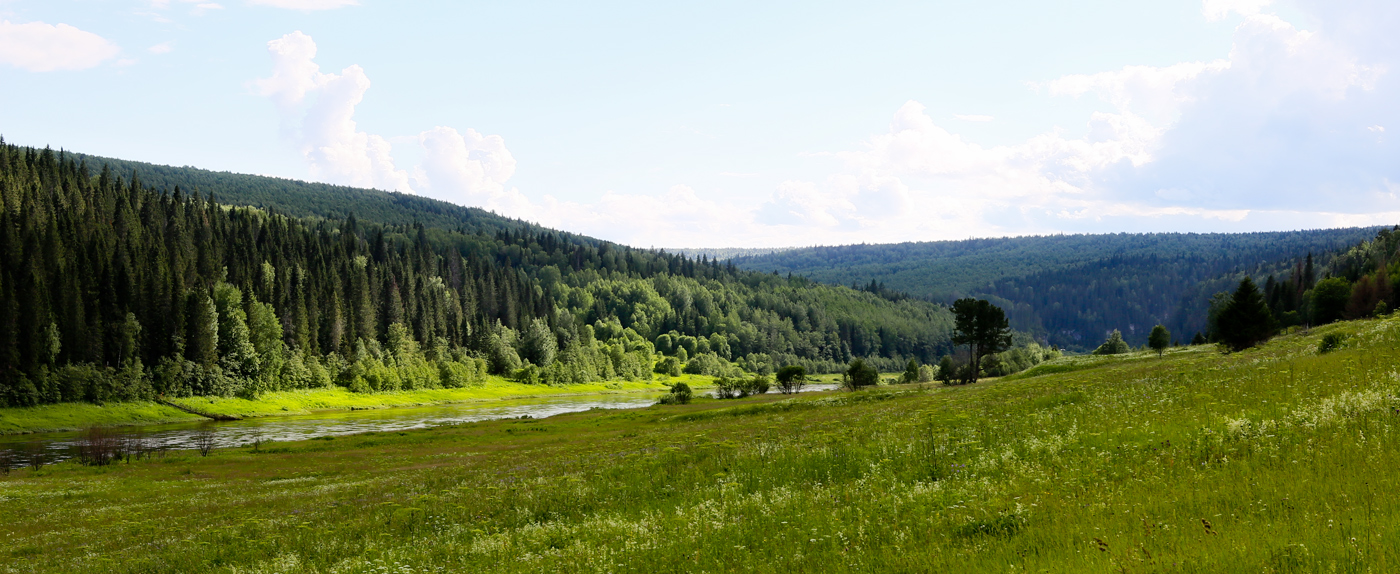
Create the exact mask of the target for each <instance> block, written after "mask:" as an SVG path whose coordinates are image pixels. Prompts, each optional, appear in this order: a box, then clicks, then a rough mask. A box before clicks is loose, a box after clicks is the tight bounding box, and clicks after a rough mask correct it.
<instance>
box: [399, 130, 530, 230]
mask: <svg viewBox="0 0 1400 574" xmlns="http://www.w3.org/2000/svg"><path fill="white" fill-rule="evenodd" d="M418 141H419V143H420V144H421V145H422V146H423V149H424V151H425V152H426V153H425V156H424V159H423V163H422V164H420V165H419V166H418V167H417V168H416V169H414V172H413V182H414V184H415V187H416V188H417V190H418V191H420V192H421V193H423V194H424V195H428V196H430V197H435V198H437V199H442V200H446V201H451V202H453V203H458V204H463V205H481V206H488V207H500V208H503V209H504V208H508V207H511V204H513V203H516V201H515V200H514V198H511V199H510V200H507V195H508V194H507V190H506V188H505V183H506V180H508V179H510V177H511V176H512V175H515V158H514V157H513V156H511V154H510V150H508V149H506V144H505V140H503V139H501V136H483V135H481V134H479V133H477V131H476V130H473V129H468V130H467V133H466V134H462V133H460V132H458V131H457V130H455V129H453V128H448V127H442V126H438V127H436V128H433V129H431V130H428V131H425V132H423V133H421V134H419V135H418ZM503 201H505V203H502V202H503ZM517 207H518V206H517Z"/></svg>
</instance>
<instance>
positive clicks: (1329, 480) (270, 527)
mask: <svg viewBox="0 0 1400 574" xmlns="http://www.w3.org/2000/svg"><path fill="white" fill-rule="evenodd" d="M1333 334H1334V335H1340V336H1342V337H1343V342H1342V345H1341V347H1340V348H1337V349H1335V350H1331V351H1329V352H1326V353H1320V352H1319V343H1320V340H1321V339H1322V337H1323V336H1324V335H1333ZM1056 364H1060V365H1072V366H1075V367H1076V369H1075V370H1071V371H1065V372H1049V373H1045V374H1042V375H1040V376H1027V377H1024V378H1020V379H1017V380H1007V378H1003V379H1001V380H996V381H985V382H979V383H977V384H971V385H960V386H953V387H940V386H933V385H928V386H917V385H913V386H890V387H887V386H881V387H877V388H873V389H866V390H861V391H859V392H854V393H850V392H832V393H814V394H810V395H806V396H796V397H791V396H779V395H772V394H769V395H761V396H755V397H748V398H745V399H737V400H714V399H707V398H699V397H697V400H696V401H695V402H693V403H691V404H688V405H653V406H649V407H646V408H639V409H629V410H609V411H603V410H590V411H581V412H573V413H568V414H560V415H556V416H551V417H547V418H529V419H523V418H519V417H511V418H502V419H497V420H489V421H484V422H473V423H468V424H457V425H440V426H433V427H431V428H424V429H403V430H394V431H385V432H372V433H371V432H366V433H357V434H353V435H342V436H337V437H325V438H316V439H312V440H304V441H278V442H275V443H251V444H247V445H246V446H240V447H237V448H221V449H215V450H213V451H212V452H210V453H209V455H208V456H201V455H200V453H199V452H198V451H193V450H172V451H170V452H168V453H164V454H163V455H161V456H156V457H152V458H149V459H145V458H141V459H137V460H132V461H129V462H122V463H119V464H113V465H108V466H83V465H80V464H77V463H61V464H54V465H49V466H44V467H42V468H41V469H38V470H35V469H31V468H19V469H15V470H13V471H11V472H10V473H8V474H4V475H0V514H3V515H4V516H6V517H7V520H4V521H0V557H5V558H9V560H0V573H3V572H16V573H18V572H25V573H36V572H96V573H111V574H127V573H136V572H141V573H151V572H400V571H403V572H408V571H413V572H439V571H441V572H522V573H524V572H529V573H536V572H606V571H618V570H624V569H625V567H626V566H627V565H644V567H645V569H646V570H648V571H660V572H692V571H695V572H698V571H707V572H747V571H762V572H848V571H860V572H914V571H918V572H923V571H956V572H1008V571H1015V572H1110V571H1135V572H1143V571H1149V572H1173V573H1183V574H1185V573H1198V572H1222V573H1223V572H1241V573H1244V572H1249V573H1254V572H1328V571H1334V570H1335V571H1338V572H1395V571H1400V545H1397V544H1395V543H1394V540H1396V539H1397V538H1400V499H1397V498H1396V497H1394V496H1390V495H1389V493H1392V492H1395V491H1397V490H1400V471H1397V469H1400V426H1397V424H1396V415H1395V403H1394V400H1393V399H1392V397H1394V396H1396V394H1397V392H1400V382H1397V380H1396V378H1395V377H1394V375H1393V373H1394V372H1395V371H1396V370H1397V369H1400V318H1396V319H1386V320H1383V321H1355V322H1350V323H1343V324H1338V325H1328V326H1325V327H1320V328H1315V329H1313V331H1312V332H1311V333H1310V334H1293V335H1287V336H1283V337H1279V338H1276V339H1274V340H1272V341H1269V342H1268V343H1267V344H1265V345H1264V346H1263V347H1261V348H1256V349H1249V350H1246V351H1243V352H1238V353H1230V354H1220V353H1218V352H1216V351H1215V350H1214V349H1213V348H1210V347H1206V346H1198V347H1192V348H1189V349H1182V350H1178V351H1176V352H1171V353H1167V354H1166V355H1165V356H1162V357H1158V356H1156V355H1155V354H1148V353H1140V354H1136V355H1131V356H1127V357H1121V358H1111V359H1107V358H1093V359H1078V360H1064V361H1063V362H1061V363H1056ZM1078 367H1084V368H1078ZM638 396H645V395H641V394H639V395H638ZM238 424H239V423H231V424H230V425H228V426H235V425H238ZM221 426H222V425H221ZM153 541H154V542H153ZM1387 541H1390V542H1387ZM1169 564H1174V565H1175V566H1167V565H1169ZM619 565H622V566H619Z"/></svg>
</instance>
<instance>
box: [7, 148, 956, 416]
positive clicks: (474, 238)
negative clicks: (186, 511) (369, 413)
mask: <svg viewBox="0 0 1400 574" xmlns="http://www.w3.org/2000/svg"><path fill="white" fill-rule="evenodd" d="M169 169H170V170H175V171H171V172H170V173H169V174H167V176H165V179H161V180H160V181H161V182H162V183H161V185H160V186H159V187H155V186H151V185H149V183H148V182H147V181H146V179H145V176H144V175H143V172H142V171H140V170H137V171H135V172H133V173H132V174H124V173H120V172H118V171H116V170H114V169H112V168H111V167H110V165H107V164H102V165H92V164H88V163H86V162H84V161H82V158H81V157H78V156H73V155H66V154H63V153H60V152H54V151H52V150H48V149H45V150H39V149H34V148H24V147H18V146H11V145H4V144H3V141H0V404H3V405H32V404H39V403H47V402H60V401H75V400H87V401H93V402H102V401H108V400H120V399H130V398H149V397H153V396H157V395H176V396H179V395H190V394H218V395H243V396H256V395H257V394H258V393H261V392H265V391H269V390H281V389H287V388H304V387H317V386H326V385H332V384H338V385H342V386H345V387H348V388H350V389H352V390H358V391H382V390H395V389H412V388H431V387H436V386H446V387H450V386H461V385H469V384H476V383H478V382H480V381H482V380H483V379H484V377H485V376H486V374H488V373H490V374H500V375H504V376H509V377H514V378H517V379H519V380H523V381H526V382H538V383H545V384H563V383H571V382H585V381H591V380H599V379H610V378H625V379H635V378H649V377H650V376H651V373H652V371H653V369H654V366H655V365H657V364H658V362H660V363H667V362H666V361H658V360H659V359H660V358H661V357H662V356H669V357H676V358H678V359H679V361H676V362H675V363H679V365H680V368H682V369H684V370H686V371H687V372H698V373H701V374H715V375H723V374H727V373H732V372H735V371H737V370H739V369H742V370H746V371H750V372H757V373H771V372H772V371H773V370H775V369H776V368H777V367H779V366H783V365H802V366H804V367H806V368H807V369H808V371H809V372H818V373H820V372H836V371H839V370H842V369H844V368H845V364H846V363H847V362H848V361H850V360H851V359H853V358H856V357H862V358H867V359H868V360H869V361H871V362H873V363H874V364H877V365H879V366H880V368H881V369H882V370H899V369H902V368H903V366H904V363H905V362H906V361H907V360H908V359H911V358H912V359H917V360H919V361H921V362H924V363H931V362H934V361H935V360H936V359H937V357H939V356H941V355H942V354H945V353H947V352H950V351H951V345H950V343H949V337H950V332H951V330H952V325H951V323H952V321H951V318H950V314H949V312H948V311H947V309H946V308H944V307H942V306H940V305H937V304H933V303H929V302H924V301H917V300H909V299H901V300H892V299H890V298H884V297H880V296H877V295H875V294H870V293H863V292H860V291H857V290H852V289H848V288H845V287H833V286H827V285H822V284H819V283H815V282H812V281H810V280H808V279H804V278H800V277H780V276H777V275H773V274H762V273H755V272H750V271H743V270H740V269H738V268H736V267H735V266H733V265H730V264H721V263H719V262H716V261H714V260H711V259H708V258H705V257H701V258H699V259H693V258H688V257H684V256H680V255H673V254H667V253H664V252H659V251H651V250H639V249H632V248H628V247H624V246H619V245H615V244H611V243H607V242H603V241H598V240H594V239H588V238H579V237H577V236H574V235H569V234H564V233H558V232H554V231H550V230H546V229H542V228H539V227H535V226H531V225H527V224H523V223H520V222H515V221H512V220H508V219H505V218H500V217H497V216H494V215H492V214H488V213H486V212H482V211H480V210H472V209H467V208H460V207H456V206H450V204H445V203H442V202H435V201H433V200H427V199H422V198H415V197H412V196H406V197H405V196H401V195H400V194H388V193H384V192H375V191H370V190H357V191H355V192H354V193H351V194H347V196H346V198H345V199H344V201H343V204H339V203H337V204H335V206H334V207H333V209H332V208H331V207H324V208H323V207H318V206H319V205H323V204H322V199H324V194H325V193H331V191H328V190H327V189H320V188H317V189H319V191H316V192H315V193H314V194H309V195H306V196H305V197H303V196H301V195H298V194H299V193H302V191H298V190H300V189H302V188H303V187H305V188H312V187H315V186H309V185H306V184H300V183H298V182H288V181H287V180H278V179H275V178H258V177H256V176H237V177H239V178H243V179H244V180H245V183H246V182H254V183H258V182H261V183H259V185H262V186H264V188H265V189H264V188H257V187H256V186H252V187H249V188H248V189H250V190H255V191H256V189H263V191H259V192H257V193H265V194H267V196H268V197H274V198H276V202H275V203H265V204H262V205H266V207H265V208H260V207H243V206H236V204H235V203H233V202H230V201H229V200H228V199H227V197H228V196H225V195H223V194H222V193H221V191H220V189H219V187H218V186H219V185H220V184H219V183H218V182H217V181H216V182H214V183H212V184H211V185H210V187H209V188H203V187H201V186H196V185H190V186H188V187H186V186H185V184H184V183H182V180H180V179H179V177H178V175H179V171H178V170H182V169H188V168H169ZM193 171H200V170H193ZM204 173H213V172H204ZM124 176H125V177H124ZM199 181H203V180H199ZM249 185H251V184H249ZM279 186H280V187H279ZM326 187H329V186H326ZM303 191H304V190H303ZM242 193H254V191H245V192H242ZM317 194H321V195H317ZM232 195H236V194H230V196H232ZM362 196H363V197H362ZM240 197H243V198H244V200H246V198H247V197H249V196H247V195H245V196H240ZM365 198H368V199H365ZM417 202H426V203H425V205H427V206H429V208H430V209H425V210H424V211H425V214H424V216H423V219H422V220H417V221H413V220H409V221H405V220H404V217H406V216H407V215H409V214H412V213H413V212H414V210H415V209H416V207H414V206H415V205H417ZM324 205H326V206H329V205H331V204H329V203H327V204H324ZM284 210H285V211H284ZM341 210H343V213H344V217H341V218H337V217H334V216H335V215H337V214H339V213H342V211H341ZM288 212H295V213H298V214H309V215H310V216H311V217H299V216H294V215H292V214H289V213H288ZM361 214H369V215H373V216H375V217H383V218H384V219H386V220H389V221H388V222H381V221H374V220H372V219H371V218H370V217H369V215H363V216H362V215H361ZM424 220H426V221H429V222H433V224H432V225H429V224H427V223H424ZM658 347H660V348H658Z"/></svg>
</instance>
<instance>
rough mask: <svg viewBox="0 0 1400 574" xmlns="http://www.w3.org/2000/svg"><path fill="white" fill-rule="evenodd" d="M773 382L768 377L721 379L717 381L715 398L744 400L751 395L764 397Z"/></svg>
mask: <svg viewBox="0 0 1400 574" xmlns="http://www.w3.org/2000/svg"><path fill="white" fill-rule="evenodd" d="M770 385H771V382H770V381H769V380H768V377H767V376H766V375H754V376H752V377H739V378H730V377H720V378H718V379H715V398H717V399H742V398H744V397H747V396H749V395H762V394H764V393H767V392H768V388H769V386H770Z"/></svg>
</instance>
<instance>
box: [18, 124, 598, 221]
mask: <svg viewBox="0 0 1400 574" xmlns="http://www.w3.org/2000/svg"><path fill="white" fill-rule="evenodd" d="M0 141H3V140H0ZM66 155H68V156H70V157H72V158H73V159H74V160H76V161H77V162H79V164H80V165H82V164H86V165H87V166H88V169H89V171H94V170H100V169H101V168H102V166H104V165H105V166H107V167H108V169H110V170H111V171H112V173H115V174H118V175H120V176H122V177H125V178H130V177H132V176H133V174H135V177H136V179H138V180H139V182H140V184H141V185H143V186H148V187H150V188H152V189H156V190H165V191H167V192H168V191H170V190H173V189H175V187H176V186H181V187H183V188H184V189H185V190H186V192H190V191H195V190H198V191H201V192H202V193H204V194H206V195H209V194H213V197H214V200H215V201H217V202H219V203H222V204H225V205H240V206H249V207H259V208H264V209H269V210H273V211H276V212H278V213H282V214H286V215H291V216H293V217H319V218H325V219H332V220H341V219H345V218H346V217H347V216H349V215H351V214H352V213H353V214H354V215H355V216H356V217H357V218H359V219H360V220H361V221H365V220H368V221H373V222H376V223H383V224H393V225H406V224H413V223H422V224H423V225H425V226H428V227H437V228H440V229H447V230H458V229H465V230H468V231H477V230H481V231H486V232H488V233H495V232H497V231H502V230H529V231H533V232H539V231H543V228H541V227H539V226H537V225H534V224H531V223H528V222H525V221H521V220H519V219H511V218H508V217H504V216H501V215H497V214H495V213H492V212H489V211H485V210H483V209H479V208H475V207H463V206H460V205H457V204H454V203H448V202H445V201H440V200H436V199H430V198H427V197H422V196H418V195H413V194H410V193H399V192H390V191H380V190H377V189H362V188H358V187H346V186H341V185H331V184H328V183H314V182H307V181H299V180H295V179H283V178H279V177H269V176H262V175H248V174H241V173H231V172H226V171H210V170H207V169H199V168H196V167H189V166H184V167H175V166H169V165H156V164H151V163H144V162H139V161H128V160H122V159H114V158H108V157H101V156H93V155H86V154H80V153H69V154H66ZM556 234H558V235H560V236H562V237H567V238H568V239H569V240H570V241H574V242H580V243H587V244H592V245H596V244H597V243H598V240H596V239H593V238H590V237H585V236H581V235H574V234H568V233H561V232H556Z"/></svg>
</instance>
